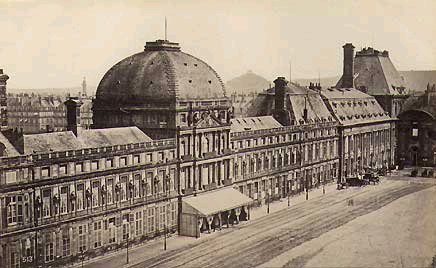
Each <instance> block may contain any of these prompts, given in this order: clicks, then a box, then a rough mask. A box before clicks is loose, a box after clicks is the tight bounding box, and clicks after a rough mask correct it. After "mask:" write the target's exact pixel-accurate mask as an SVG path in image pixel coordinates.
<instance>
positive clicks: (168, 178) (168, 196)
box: [164, 175, 171, 250]
mask: <svg viewBox="0 0 436 268" xmlns="http://www.w3.org/2000/svg"><path fill="white" fill-rule="evenodd" d="M165 186H166V187H165V188H166V190H167V191H168V193H167V198H168V204H170V203H171V199H170V177H169V176H168V175H167V176H166V178H165ZM166 214H167V215H166V217H165V222H164V250H167V232H168V231H167V221H168V209H167V211H166Z"/></svg>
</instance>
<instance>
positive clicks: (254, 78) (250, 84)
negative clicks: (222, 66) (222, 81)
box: [226, 71, 271, 94]
mask: <svg viewBox="0 0 436 268" xmlns="http://www.w3.org/2000/svg"><path fill="white" fill-rule="evenodd" d="M270 83H271V82H270V81H268V80H266V79H265V78H263V77H262V76H260V75H257V74H255V73H253V72H252V71H248V72H247V73H245V74H243V75H240V76H238V77H235V78H233V79H231V80H229V81H227V82H226V88H227V91H229V92H230V93H233V92H236V94H243V93H252V92H261V91H263V90H264V89H267V88H269V85H270Z"/></svg>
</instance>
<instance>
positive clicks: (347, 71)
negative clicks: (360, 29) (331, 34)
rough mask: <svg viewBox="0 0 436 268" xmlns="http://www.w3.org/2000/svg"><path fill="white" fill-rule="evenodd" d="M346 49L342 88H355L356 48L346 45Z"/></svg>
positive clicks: (344, 47)
mask: <svg viewBox="0 0 436 268" xmlns="http://www.w3.org/2000/svg"><path fill="white" fill-rule="evenodd" d="M342 48H343V49H344V71H343V74H342V87H343V88H354V46H353V44H351V43H346V44H345V45H344V46H343V47H342Z"/></svg>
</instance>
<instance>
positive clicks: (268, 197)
mask: <svg viewBox="0 0 436 268" xmlns="http://www.w3.org/2000/svg"><path fill="white" fill-rule="evenodd" d="M270 195H271V189H268V192H267V196H266V197H267V199H266V202H267V209H266V213H267V214H269V202H270V200H269V199H270Z"/></svg>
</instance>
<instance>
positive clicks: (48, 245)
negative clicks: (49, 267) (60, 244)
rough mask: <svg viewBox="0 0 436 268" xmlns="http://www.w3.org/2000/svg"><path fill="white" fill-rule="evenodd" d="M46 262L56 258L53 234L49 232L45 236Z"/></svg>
mask: <svg viewBox="0 0 436 268" xmlns="http://www.w3.org/2000/svg"><path fill="white" fill-rule="evenodd" d="M44 249H45V250H44V255H45V262H51V261H53V260H54V246H53V241H52V238H51V234H47V235H46V237H45V248H44Z"/></svg>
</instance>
